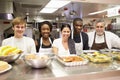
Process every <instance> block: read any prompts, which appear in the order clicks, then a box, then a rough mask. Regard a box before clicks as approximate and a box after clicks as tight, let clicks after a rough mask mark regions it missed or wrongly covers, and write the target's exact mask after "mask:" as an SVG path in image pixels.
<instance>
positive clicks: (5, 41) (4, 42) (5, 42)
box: [2, 39, 11, 46]
mask: <svg viewBox="0 0 120 80" xmlns="http://www.w3.org/2000/svg"><path fill="white" fill-rule="evenodd" d="M10 44H11V41H10V39H4V40H3V41H2V46H6V45H10Z"/></svg>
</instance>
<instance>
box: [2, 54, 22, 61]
mask: <svg viewBox="0 0 120 80" xmlns="http://www.w3.org/2000/svg"><path fill="white" fill-rule="evenodd" d="M20 55H21V54H15V55H8V56H0V60H1V61H6V62H8V63H11V62H15V61H16V60H17V59H18V58H19V57H20Z"/></svg>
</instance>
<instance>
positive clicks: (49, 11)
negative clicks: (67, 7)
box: [40, 7, 57, 13]
mask: <svg viewBox="0 0 120 80" xmlns="http://www.w3.org/2000/svg"><path fill="white" fill-rule="evenodd" d="M56 10H57V9H56V8H46V7H45V8H43V9H42V10H41V11H40V13H53V12H55V11H56Z"/></svg>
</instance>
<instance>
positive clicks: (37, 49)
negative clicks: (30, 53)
mask: <svg viewBox="0 0 120 80" xmlns="http://www.w3.org/2000/svg"><path fill="white" fill-rule="evenodd" d="M40 39H41V38H39V39H38V40H37V42H38V45H37V46H36V51H37V52H39V48H40V46H41V45H40ZM50 39H51V41H52V43H53V38H51V37H50ZM41 47H42V48H51V47H52V44H50V45H48V46H46V45H44V44H42V46H41Z"/></svg>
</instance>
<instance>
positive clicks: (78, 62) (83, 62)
mask: <svg viewBox="0 0 120 80" xmlns="http://www.w3.org/2000/svg"><path fill="white" fill-rule="evenodd" d="M69 56H75V55H69ZM69 56H60V57H58V56H57V60H58V61H59V62H60V63H62V64H63V65H65V66H80V65H85V64H87V63H88V60H87V59H83V61H74V62H65V61H63V60H62V59H61V58H62V57H69Z"/></svg>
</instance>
